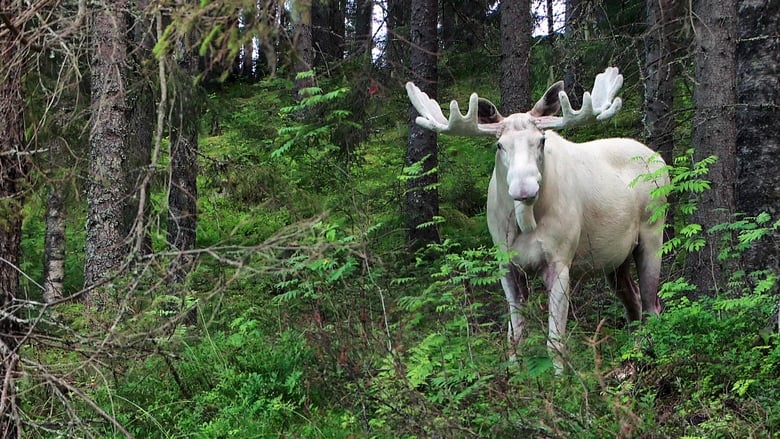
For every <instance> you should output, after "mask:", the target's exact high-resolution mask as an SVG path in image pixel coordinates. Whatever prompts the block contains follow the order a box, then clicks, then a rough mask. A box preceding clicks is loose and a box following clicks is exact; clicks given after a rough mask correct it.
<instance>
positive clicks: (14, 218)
mask: <svg viewBox="0 0 780 439" xmlns="http://www.w3.org/2000/svg"><path fill="white" fill-rule="evenodd" d="M16 8H17V5H16V2H14V1H10V0H0V10H2V11H8V12H10V11H15V10H16ZM22 44H23V43H22V38H21V36H20V35H19V34H17V33H15V32H13V31H12V30H10V29H8V28H6V29H5V32H2V33H0V257H2V258H3V259H2V260H0V308H1V309H2V311H3V313H6V314H8V315H10V316H13V315H15V314H16V308H17V304H16V303H14V300H15V299H16V297H17V295H18V294H19V271H18V270H19V258H20V255H21V239H22V213H21V212H22V205H23V197H24V186H25V179H26V177H27V171H28V167H29V166H28V162H27V158H26V156H25V155H23V154H19V153H23V152H24V151H25V149H26V147H27V144H26V142H25V138H24V97H23V95H22V78H23V75H24V73H23V62H22V59H21V57H22V54H23V53H24V52H23V50H24V48H23V47H22ZM15 326H16V325H15V324H14V323H13V320H12V319H10V318H7V317H4V318H2V319H0V358H1V359H2V360H1V361H0V383H2V384H0V436H2V437H7V438H17V437H19V438H20V437H21V435H22V431H21V427H20V422H21V418H20V413H19V398H18V395H17V393H16V374H17V363H18V358H19V353H18V344H17V340H16V337H15V335H14V333H15V332H17V331H16V328H15Z"/></svg>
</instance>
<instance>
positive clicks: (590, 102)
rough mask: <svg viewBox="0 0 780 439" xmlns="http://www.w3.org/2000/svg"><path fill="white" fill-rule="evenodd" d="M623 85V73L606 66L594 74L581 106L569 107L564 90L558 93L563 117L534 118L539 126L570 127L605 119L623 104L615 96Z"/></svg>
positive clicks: (615, 68) (567, 97)
mask: <svg viewBox="0 0 780 439" xmlns="http://www.w3.org/2000/svg"><path fill="white" fill-rule="evenodd" d="M622 85H623V75H621V74H620V73H618V69H617V67H607V69H606V70H604V73H599V74H598V75H596V80H595V81H594V83H593V92H592V93H588V92H585V93H584V94H583V96H582V108H580V109H579V110H574V109H572V108H571V103H570V102H569V96H567V95H566V92H564V91H561V92H560V93H558V99H559V100H560V102H561V112H562V113H563V117H557V116H543V117H539V118H537V119H536V125H537V126H538V127H539V128H551V129H561V128H571V127H576V126H580V125H585V124H587V123H591V122H594V121H602V120H607V119H609V118H610V117H612V116H614V115H615V113H617V112H618V110H620V107H621V106H622V105H623V100H622V99H620V98H618V97H615V95H616V94H617V92H618V90H620V87H621V86H622Z"/></svg>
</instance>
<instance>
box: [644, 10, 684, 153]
mask: <svg viewBox="0 0 780 439" xmlns="http://www.w3.org/2000/svg"><path fill="white" fill-rule="evenodd" d="M646 12H647V27H648V29H647V34H646V36H645V80H644V83H645V84H644V85H645V103H644V107H645V113H644V127H645V142H646V143H647V146H649V147H650V148H651V149H653V150H655V151H658V152H659V153H660V154H661V157H662V158H663V159H664V161H666V163H669V164H671V163H673V159H674V130H675V128H676V125H677V124H676V123H675V119H674V83H675V80H676V79H677V72H676V68H675V66H676V62H675V61H676V60H675V59H674V52H675V44H674V39H675V38H676V37H675V34H676V33H677V26H678V20H679V19H680V9H679V1H677V0H647V4H646Z"/></svg>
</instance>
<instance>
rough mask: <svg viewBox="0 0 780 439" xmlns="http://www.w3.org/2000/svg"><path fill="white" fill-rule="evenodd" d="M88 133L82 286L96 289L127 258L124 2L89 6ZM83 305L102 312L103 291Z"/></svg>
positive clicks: (105, 291)
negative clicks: (89, 97)
mask: <svg viewBox="0 0 780 439" xmlns="http://www.w3.org/2000/svg"><path fill="white" fill-rule="evenodd" d="M92 5H93V6H92V7H93V8H94V9H93V11H92V13H93V17H92V19H93V24H92V26H93V28H92V39H93V41H92V46H93V54H92V65H91V75H90V77H91V81H92V84H91V85H92V104H91V113H92V127H91V131H90V138H89V149H90V151H89V178H88V181H87V185H88V188H87V236H86V243H85V246H84V286H85V287H86V288H89V287H94V286H96V285H98V284H99V283H100V282H101V281H103V280H105V279H107V278H108V277H109V276H111V274H112V273H114V272H115V271H117V270H118V269H119V268H120V266H121V264H122V261H123V259H124V257H125V255H126V245H125V234H124V231H125V227H124V218H125V217H124V208H125V203H126V202H127V188H126V181H127V178H126V169H125V160H126V158H127V151H126V148H125V137H126V134H127V116H126V113H127V104H126V98H127V84H126V78H127V25H126V20H125V13H126V12H127V0H118V1H114V2H105V3H102V2H96V3H92ZM84 300H85V303H86V304H87V305H88V306H89V307H91V308H94V309H96V310H102V309H103V308H104V307H105V306H107V305H108V304H109V302H110V301H111V297H110V295H109V292H108V289H107V288H99V287H98V288H93V289H88V290H87V293H86V296H85V297H84Z"/></svg>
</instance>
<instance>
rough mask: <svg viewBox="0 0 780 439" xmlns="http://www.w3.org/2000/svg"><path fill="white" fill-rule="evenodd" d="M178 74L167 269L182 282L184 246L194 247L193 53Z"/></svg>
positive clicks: (186, 262)
mask: <svg viewBox="0 0 780 439" xmlns="http://www.w3.org/2000/svg"><path fill="white" fill-rule="evenodd" d="M179 67H180V71H179V74H178V75H177V76H178V78H177V79H176V80H175V81H174V87H175V97H174V102H173V108H172V110H173V111H172V118H171V128H170V134H171V170H170V190H169V193H168V247H169V249H170V250H171V251H174V252H178V253H179V254H178V255H177V256H176V257H175V258H174V260H173V262H172V263H171V266H170V269H169V276H170V279H171V280H172V281H173V282H176V283H179V282H183V281H184V278H185V277H186V275H187V273H188V271H189V268H190V265H191V262H192V257H191V256H188V255H187V254H186V253H184V252H186V251H187V250H191V249H193V248H195V239H196V230H197V219H198V216H197V211H198V186H197V178H198V120H199V118H200V107H201V105H200V101H199V96H198V95H197V88H196V86H195V85H194V84H193V82H194V80H195V74H196V73H197V57H196V55H195V54H193V53H189V54H186V55H184V57H183V61H182V63H181V64H180V66H179Z"/></svg>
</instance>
